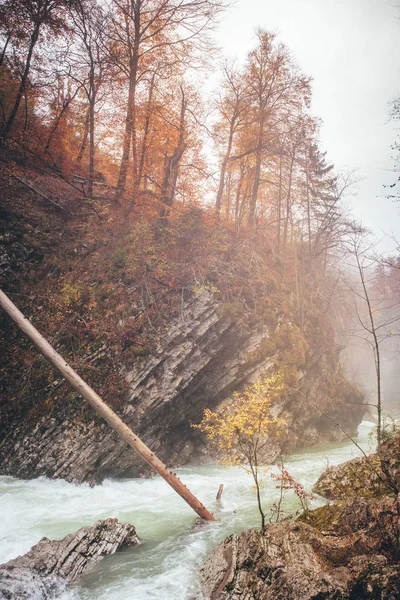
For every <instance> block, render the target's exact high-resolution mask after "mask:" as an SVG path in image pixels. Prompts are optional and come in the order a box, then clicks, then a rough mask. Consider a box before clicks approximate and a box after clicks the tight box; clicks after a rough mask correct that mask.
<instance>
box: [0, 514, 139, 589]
mask: <svg viewBox="0 0 400 600" xmlns="http://www.w3.org/2000/svg"><path fill="white" fill-rule="evenodd" d="M138 544H140V540H139V538H138V536H137V534H136V531H135V528H134V527H133V525H130V524H128V523H120V522H119V521H118V520H117V519H105V520H102V521H98V522H97V523H96V524H95V525H93V527H82V528H81V529H79V530H78V531H77V532H76V533H72V534H69V535H67V536H66V537H65V538H63V539H62V540H54V541H51V540H49V539H47V538H43V539H42V540H41V541H40V542H39V543H38V544H36V545H35V546H33V547H32V548H31V550H30V551H29V552H28V553H27V554H24V555H23V556H18V557H17V558H15V559H13V560H10V561H9V562H8V563H6V564H4V565H0V599H1V600H3V599H7V600H11V599H12V600H20V599H21V600H22V599H26V600H28V599H29V600H47V599H49V598H53V597H54V596H55V595H57V594H59V593H61V592H62V590H63V589H65V585H66V583H67V582H71V581H75V580H76V579H77V578H78V577H80V576H81V575H82V574H84V573H86V572H87V571H88V570H90V569H91V567H92V566H93V565H95V564H96V563H97V562H98V561H99V560H101V559H102V558H103V557H104V556H107V555H110V554H114V553H115V552H116V551H117V550H119V549H121V548H124V547H128V546H135V545H138Z"/></svg>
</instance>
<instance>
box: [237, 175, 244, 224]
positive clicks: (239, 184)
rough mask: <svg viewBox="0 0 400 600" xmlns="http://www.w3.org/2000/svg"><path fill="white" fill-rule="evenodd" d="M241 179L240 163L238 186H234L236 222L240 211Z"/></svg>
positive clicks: (242, 176)
mask: <svg viewBox="0 0 400 600" xmlns="http://www.w3.org/2000/svg"><path fill="white" fill-rule="evenodd" d="M243 179H244V166H243V164H241V165H240V176H239V182H238V186H237V188H236V198H235V222H236V223H237V222H238V220H239V211H240V195H241V193H242V187H243Z"/></svg>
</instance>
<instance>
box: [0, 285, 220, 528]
mask: <svg viewBox="0 0 400 600" xmlns="http://www.w3.org/2000/svg"><path fill="white" fill-rule="evenodd" d="M0 306H1V307H2V308H3V309H4V310H5V311H6V312H7V313H8V315H9V316H10V317H11V318H12V319H13V320H14V321H15V323H16V324H17V325H18V327H19V328H20V329H21V330H22V331H23V332H24V333H25V335H27V336H28V338H29V339H30V340H31V341H32V342H33V343H34V344H35V346H36V347H37V348H38V350H39V352H41V354H43V356H44V357H45V358H46V359H47V360H48V361H49V362H50V363H51V364H52V365H54V366H55V367H56V369H57V370H58V371H59V372H60V373H61V375H62V376H63V377H65V379H67V381H68V382H69V383H70V384H71V385H72V386H73V387H74V388H75V389H76V390H77V391H78V392H79V394H81V395H82V396H83V397H84V398H85V399H86V400H87V401H88V402H89V404H90V405H91V406H92V407H93V408H94V409H95V410H96V412H97V413H99V415H101V417H102V418H103V419H104V420H105V421H106V422H107V423H108V424H109V425H110V427H112V428H113V429H114V430H115V431H116V432H117V434H118V435H119V436H120V438H121V439H123V440H124V441H125V442H127V443H128V444H129V445H130V446H131V447H132V448H133V449H134V450H135V451H136V452H137V453H138V454H139V455H140V456H141V457H142V458H143V459H144V460H145V461H146V462H147V463H148V464H149V465H150V466H151V467H152V468H153V469H154V470H155V471H156V472H157V473H159V475H161V476H162V477H163V478H164V479H165V480H166V481H167V483H169V485H170V486H171V487H172V488H173V489H174V490H175V491H176V492H177V493H178V494H179V495H180V496H181V497H182V498H183V499H184V500H185V501H186V502H187V503H188V504H189V506H190V507H191V508H192V509H193V510H194V511H195V512H196V513H197V514H198V515H199V516H200V517H201V518H202V519H205V520H206V521H214V520H215V519H214V517H213V515H212V514H211V513H209V512H208V510H207V509H206V508H205V507H204V506H203V504H201V502H199V500H197V498H196V497H195V496H194V495H193V494H192V493H191V492H190V491H189V490H188V489H187V487H186V486H185V485H184V484H183V483H182V482H181V481H180V480H179V479H178V478H177V477H176V475H174V473H172V471H170V470H169V469H168V468H167V467H166V466H165V465H164V464H163V463H162V462H161V461H160V460H159V459H158V458H157V457H156V456H155V455H154V453H153V452H152V451H151V450H150V449H149V448H148V447H147V446H146V445H145V444H144V443H143V442H142V441H141V440H140V439H139V438H138V437H137V436H136V435H135V434H134V433H133V431H132V430H131V429H130V428H129V427H128V426H127V425H126V424H125V423H124V422H123V421H122V419H120V417H119V416H118V415H117V414H116V413H115V412H114V411H113V410H111V408H110V407H109V406H108V405H107V404H106V403H105V402H104V401H103V400H102V399H101V398H100V396H98V394H96V392H95V391H94V390H92V389H91V388H90V387H89V386H88V385H87V383H85V382H84V381H83V379H81V377H79V375H78V374H77V373H75V371H74V370H73V369H72V368H71V367H70V366H69V365H68V363H67V362H66V361H65V360H64V359H63V358H62V356H60V355H59V354H58V353H57V352H56V351H55V350H54V348H53V347H52V346H51V345H50V344H49V343H48V342H47V341H46V340H45V339H44V337H43V336H42V335H41V334H40V333H39V332H38V331H37V330H36V329H35V328H34V327H33V325H32V324H31V323H30V322H29V321H28V320H27V319H25V317H24V316H23V314H22V313H21V312H20V311H19V310H18V309H17V307H16V306H15V305H14V304H13V303H12V302H11V300H10V299H9V298H8V297H7V296H6V295H5V294H4V292H2V291H1V290H0Z"/></svg>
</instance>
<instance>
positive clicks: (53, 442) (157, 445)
mask: <svg viewBox="0 0 400 600" xmlns="http://www.w3.org/2000/svg"><path fill="white" fill-rule="evenodd" d="M269 335H270V332H269V329H268V326H267V324H262V323H261V324H260V323H259V322H258V323H256V322H251V321H250V320H248V321H247V322H245V323H243V322H237V321H236V319H235V318H234V317H232V315H230V314H229V313H224V311H223V310H222V309H221V306H220V305H219V304H218V303H217V302H216V301H215V299H214V298H213V297H212V296H211V295H210V294H209V293H207V292H204V293H201V294H198V295H197V296H195V297H193V298H192V300H191V301H190V302H188V303H186V304H185V305H184V306H183V307H182V311H181V315H180V317H179V318H177V319H176V320H175V321H173V322H172V323H171V324H170V326H169V329H168V331H167V332H166V333H165V335H164V337H163V338H162V339H161V340H160V343H159V345H158V348H157V349H156V351H155V352H153V353H152V354H151V355H149V356H148V357H145V358H142V359H138V360H137V362H136V363H135V364H134V366H133V367H132V368H130V369H127V368H122V371H121V377H125V378H126V379H127V381H128V382H129V386H130V398H129V403H128V405H127V406H125V407H124V408H123V409H122V410H121V411H120V416H121V417H122V419H123V420H124V421H125V422H126V423H127V424H128V425H129V426H131V427H132V429H133V431H134V432H135V433H136V434H137V435H139V436H140V437H141V438H142V439H143V441H144V442H145V443H146V444H147V445H148V446H149V447H150V448H151V449H152V450H153V451H154V452H155V453H156V454H157V455H158V456H159V458H160V459H161V460H164V461H165V462H168V464H169V465H170V466H180V465H182V464H186V463H188V462H189V461H191V460H193V459H195V460H199V457H200V458H201V457H203V459H204V460H207V459H209V458H210V454H209V449H208V448H207V445H206V441H205V439H204V437H203V436H202V434H200V433H199V432H198V431H197V430H194V429H193V428H192V427H191V423H198V422H199V421H200V420H201V418H202V414H203V410H204V408H206V407H209V408H211V409H212V410H215V409H216V408H218V407H220V406H222V405H224V403H225V402H226V400H227V398H229V397H230V396H231V394H232V392H233V391H235V390H240V389H242V388H243V386H244V385H246V384H247V383H251V382H253V381H255V380H256V379H257V378H258V377H259V376H260V375H261V374H263V373H265V372H267V371H268V369H269V368H270V367H271V366H272V365H273V364H274V361H275V358H276V357H275V356H273V355H271V356H268V355H266V354H265V352H263V351H262V348H263V343H265V340H267V339H268V336H269ZM327 370H328V367H327V366H326V365H324V357H323V356H317V355H316V354H315V355H314V356H313V358H312V359H311V360H310V361H309V365H308V369H307V372H306V373H303V374H302V376H301V381H300V387H301V393H300V392H296V393H295V392H294V393H292V394H290V395H288V396H287V397H286V398H285V399H284V400H283V401H282V403H281V404H280V405H279V406H276V407H275V413H276V416H280V417H282V418H283V419H284V420H285V422H286V423H287V431H288V434H287V438H286V439H285V440H282V441H281V442H280V443H278V442H277V441H271V443H269V444H268V446H266V453H265V456H264V457H263V458H264V460H265V461H267V462H270V461H272V460H273V459H274V458H275V457H276V456H277V455H278V454H279V453H280V452H281V451H284V452H285V453H288V452H292V451H293V450H295V449H296V448H299V447H305V446H307V445H310V444H313V443H317V442H319V441H327V440H332V441H334V440H335V441H336V440H340V439H343V436H342V434H341V432H340V430H339V429H338V428H336V426H334V425H333V424H332V423H331V422H330V421H329V420H327V419H326V418H325V417H324V415H323V414H322V413H321V412H319V411H318V410H316V409H315V408H312V407H311V405H310V404H309V403H308V398H312V399H313V400H314V401H316V402H317V403H318V404H319V405H320V406H321V408H323V409H327V410H328V412H329V413H330V415H331V416H332V417H333V418H334V420H336V421H337V420H339V421H340V420H343V419H344V420H345V421H346V429H347V430H350V431H355V429H356V427H357V425H358V423H359V422H360V420H361V417H362V414H363V407H360V406H358V405H356V404H350V403H349V399H348V398H345V399H343V398H342V399H341V398H340V397H335V398H334V399H333V398H332V397H331V396H330V395H329V394H327V393H326V390H325V389H323V383H322V382H323V376H324V372H325V371H327ZM80 402H83V400H82V401H81V400H78V399H77V405H79V404H80ZM327 407H328V408H327ZM0 473H1V474H4V475H14V476H16V477H21V478H29V479H30V478H33V477H37V476H40V475H45V476H48V477H52V478H63V479H66V480H67V481H72V482H83V481H87V482H90V483H98V482H101V481H102V480H103V479H104V478H105V477H107V476H113V477H137V476H140V475H142V474H146V475H148V474H149V473H150V470H149V467H148V466H147V464H146V463H144V462H143V461H142V460H141V459H140V458H139V457H138V456H137V455H135V453H134V452H133V451H132V449H131V448H129V447H128V446H127V445H125V444H124V443H123V442H122V441H121V440H120V439H119V438H118V436H117V435H116V434H115V433H114V432H113V431H111V430H110V429H109V427H108V426H107V425H106V424H105V423H103V422H102V421H101V420H100V419H94V420H93V421H92V422H89V423H88V422H86V423H84V422H82V420H81V419H80V418H79V410H78V409H77V408H75V409H74V408H73V407H72V408H69V407H57V408H56V409H55V410H54V411H53V413H52V415H51V416H46V417H43V418H41V419H40V420H39V421H38V422H37V424H36V425H35V427H34V428H33V429H28V428H27V426H26V423H25V422H24V421H22V422H20V423H15V424H13V426H12V427H11V428H9V430H8V431H7V432H6V434H5V438H4V440H3V444H2V447H1V452H0Z"/></svg>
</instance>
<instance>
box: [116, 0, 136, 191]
mask: <svg viewBox="0 0 400 600" xmlns="http://www.w3.org/2000/svg"><path fill="white" fill-rule="evenodd" d="M134 10H135V15H134V29H135V39H134V41H133V48H132V56H131V59H130V65H129V93H128V106H127V111H126V119H125V133H124V142H123V149H122V158H121V166H120V170H119V177H118V183H117V190H116V193H115V199H116V200H119V199H120V198H121V196H122V194H123V193H124V191H125V187H126V178H127V175H128V167H129V155H130V149H131V140H132V136H133V134H134V138H135V144H136V87H137V79H138V69H139V46H140V16H141V15H140V13H141V1H140V0H138V2H137V3H135V9H134ZM135 152H136V147H135V148H134V153H135ZM134 183H135V182H134Z"/></svg>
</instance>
